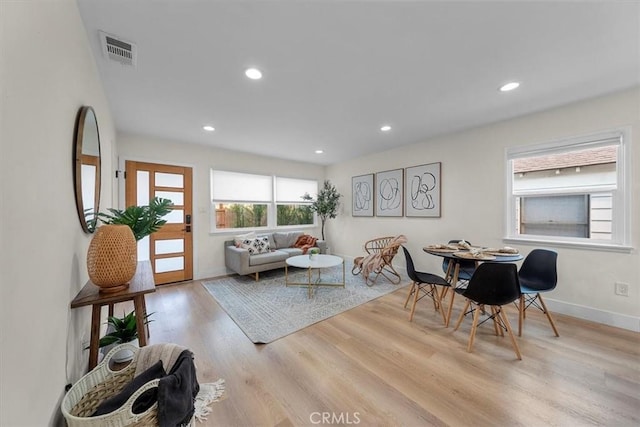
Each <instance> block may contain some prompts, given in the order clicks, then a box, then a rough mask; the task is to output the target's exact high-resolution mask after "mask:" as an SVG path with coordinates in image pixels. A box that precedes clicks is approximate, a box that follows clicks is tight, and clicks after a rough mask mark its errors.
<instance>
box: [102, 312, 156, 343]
mask: <svg viewBox="0 0 640 427" xmlns="http://www.w3.org/2000/svg"><path fill="white" fill-rule="evenodd" d="M152 314H153V313H149V314H147V315H146V316H145V318H144V323H145V325H146V324H147V323H149V322H152V321H153V320H149V316H151V315H152ZM107 323H108V324H109V325H110V326H111V329H113V330H112V331H111V332H109V333H108V334H107V335H105V336H103V337H102V338H100V343H99V346H100V347H105V346H108V345H110V344H122V343H125V342H130V341H133V340H135V339H136V338H138V328H137V323H136V313H135V311H132V312H131V313H129V314H127V315H125V316H124V317H122V318H119V317H115V316H109V318H108V319H107Z"/></svg>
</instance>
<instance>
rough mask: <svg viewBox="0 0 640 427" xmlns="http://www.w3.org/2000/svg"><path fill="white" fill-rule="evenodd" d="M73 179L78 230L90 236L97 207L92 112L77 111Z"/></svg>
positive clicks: (97, 154)
mask: <svg viewBox="0 0 640 427" xmlns="http://www.w3.org/2000/svg"><path fill="white" fill-rule="evenodd" d="M73 152H74V162H73V167H74V171H73V176H74V183H75V192H76V207H77V209H78V216H79V218H80V224H81V225H82V229H83V230H84V231H85V232H87V233H93V232H94V231H95V229H96V225H97V222H98V216H97V214H98V212H99V204H100V135H99V133H98V120H97V119H96V114H95V112H94V111H93V108H91V107H88V106H85V107H81V108H80V111H78V117H77V118H76V126H75V141H74V150H73Z"/></svg>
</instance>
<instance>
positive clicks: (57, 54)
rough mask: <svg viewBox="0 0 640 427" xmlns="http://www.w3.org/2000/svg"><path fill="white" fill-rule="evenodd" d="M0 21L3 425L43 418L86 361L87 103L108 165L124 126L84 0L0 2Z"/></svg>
mask: <svg viewBox="0 0 640 427" xmlns="http://www.w3.org/2000/svg"><path fill="white" fill-rule="evenodd" d="M0 31H1V41H0V52H1V53H2V62H1V65H0V67H1V68H0V76H1V77H0V83H1V87H2V92H1V95H2V98H1V114H0V117H1V120H2V122H1V123H0V137H1V138H0V140H1V147H2V152H1V156H0V164H1V167H0V177H1V178H0V185H1V186H2V206H1V209H0V215H1V221H0V224H1V228H0V230H1V232H0V240H1V242H2V243H1V249H0V277H1V279H2V287H1V291H0V292H1V294H0V295H1V296H0V301H1V304H2V310H1V311H0V328H1V342H0V348H1V350H0V351H1V352H2V355H1V357H0V362H1V367H0V377H1V378H2V380H1V381H0V383H1V385H0V387H1V388H0V390H1V391H0V425H2V426H22V425H24V426H44V425H47V424H50V423H52V422H53V419H54V417H55V413H56V411H57V406H58V405H59V400H60V399H61V397H62V394H63V392H64V386H65V384H67V383H70V382H74V381H77V380H78V379H79V377H80V376H81V375H82V374H83V373H84V371H86V368H87V358H88V354H87V353H88V351H83V349H82V340H83V337H86V338H88V336H89V327H90V311H91V310H90V308H82V309H75V310H71V309H70V308H69V303H70V302H71V300H72V299H73V298H74V296H75V295H76V293H77V292H78V291H79V290H80V288H81V287H82V286H83V285H84V283H85V282H86V280H87V273H86V262H85V257H86V250H87V247H88V245H89V241H90V236H89V235H86V234H84V233H83V231H82V229H81V227H80V221H79V219H78V214H77V213H76V207H75V199H74V189H73V175H72V167H73V166H72V153H73V152H72V147H73V130H74V121H75V118H76V114H77V112H78V109H79V108H80V107H81V106H82V105H91V106H93V107H94V109H95V111H96V115H97V118H98V126H99V128H100V137H101V142H102V153H103V157H102V159H103V160H102V162H103V163H102V165H103V170H104V171H107V173H108V171H110V170H111V169H112V167H111V157H112V147H113V145H114V144H113V140H114V138H115V131H114V128H113V124H112V121H111V114H110V111H109V107H108V105H107V101H106V98H105V95H104V92H103V89H102V86H101V83H100V81H99V79H98V75H97V71H96V68H95V64H94V60H93V57H92V55H91V52H90V49H89V45H88V42H87V38H86V33H85V30H84V26H83V24H82V22H81V20H80V15H79V12H78V8H77V5H76V2H75V1H73V0H56V1H33V0H32V1H2V2H0ZM102 178H103V181H102V195H103V197H102V203H101V205H102V206H103V207H105V206H109V205H110V203H111V194H112V188H111V182H110V180H109V175H105V174H104V173H103V175H102Z"/></svg>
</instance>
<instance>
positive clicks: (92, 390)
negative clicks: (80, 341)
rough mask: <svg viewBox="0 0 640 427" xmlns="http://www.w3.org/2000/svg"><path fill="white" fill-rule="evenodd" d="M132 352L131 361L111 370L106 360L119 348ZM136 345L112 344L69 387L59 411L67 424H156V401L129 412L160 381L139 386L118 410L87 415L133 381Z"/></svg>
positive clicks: (104, 426) (108, 426)
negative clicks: (101, 356)
mask: <svg viewBox="0 0 640 427" xmlns="http://www.w3.org/2000/svg"><path fill="white" fill-rule="evenodd" d="M123 349H128V350H132V351H133V352H134V356H133V360H132V361H131V363H130V364H129V365H127V366H126V367H125V368H124V369H122V370H120V371H112V370H111V369H110V368H109V362H110V361H111V359H112V358H113V356H114V355H115V354H116V353H117V352H119V351H120V350H123ZM138 350H139V348H138V347H136V346H134V345H132V344H130V343H126V344H120V345H117V346H115V347H114V348H113V349H111V351H110V352H109V353H108V354H107V355H106V356H105V358H104V360H103V361H102V362H100V364H98V366H96V367H95V368H94V369H93V370H92V371H91V372H89V373H87V374H86V375H85V376H84V377H82V378H81V379H80V381H78V382H77V383H75V384H74V385H73V387H71V389H70V390H69V391H68V392H67V394H66V395H65V396H64V399H63V400H62V408H61V409H62V414H63V415H64V417H65V419H66V420H67V425H68V426H69V427H74V426H82V427H90V426H95V427H120V426H157V425H158V403H155V404H154V405H153V406H152V407H151V408H149V409H147V410H146V411H145V412H143V413H141V414H134V413H133V412H132V410H131V409H132V407H133V403H134V402H135V401H136V399H137V398H138V397H140V395H141V394H142V393H144V392H145V391H147V390H149V389H151V388H153V387H158V382H159V381H160V380H152V381H149V382H148V383H146V384H145V385H143V386H142V387H140V388H139V389H138V390H137V391H136V392H135V393H134V394H133V395H132V396H131V397H130V398H129V400H127V402H126V403H125V404H124V405H122V406H121V407H120V408H119V409H117V410H115V411H113V412H111V413H109V414H105V415H100V416H97V417H91V414H92V413H94V412H95V410H96V408H97V407H98V405H99V404H100V403H102V401H104V400H105V399H107V398H109V397H111V396H114V395H116V394H117V393H118V392H119V391H120V390H122V388H123V387H124V386H125V385H126V384H127V383H129V382H130V381H131V380H133V375H134V373H135V371H136V365H137V362H138V354H139V353H138Z"/></svg>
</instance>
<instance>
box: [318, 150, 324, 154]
mask: <svg viewBox="0 0 640 427" xmlns="http://www.w3.org/2000/svg"><path fill="white" fill-rule="evenodd" d="M322 153H324V151H322V150H316V154H322Z"/></svg>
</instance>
